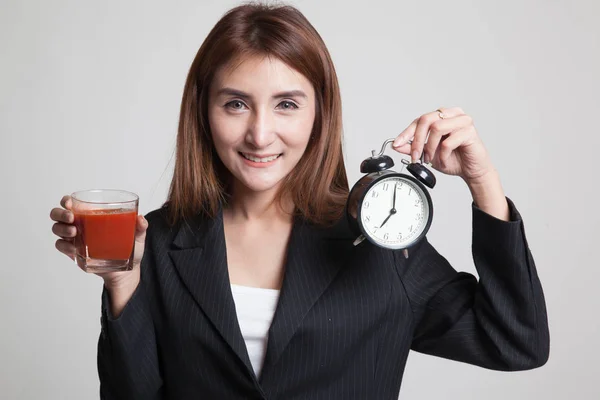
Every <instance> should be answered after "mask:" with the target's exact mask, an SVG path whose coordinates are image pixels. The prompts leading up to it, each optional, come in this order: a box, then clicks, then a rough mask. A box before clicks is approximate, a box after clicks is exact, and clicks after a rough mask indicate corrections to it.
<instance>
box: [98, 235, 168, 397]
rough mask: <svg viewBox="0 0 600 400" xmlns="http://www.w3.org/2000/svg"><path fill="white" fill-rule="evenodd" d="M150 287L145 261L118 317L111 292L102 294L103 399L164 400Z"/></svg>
mask: <svg viewBox="0 0 600 400" xmlns="http://www.w3.org/2000/svg"><path fill="white" fill-rule="evenodd" d="M147 247H148V246H147ZM147 286H148V283H147V282H146V280H145V277H144V262H143V261H142V271H141V279H140V283H139V284H138V287H137V288H136V290H135V292H134V293H133V295H132V297H131V299H129V302H128V303H127V304H126V306H125V308H124V309H123V311H122V312H121V314H120V315H119V317H118V318H113V316H112V315H111V313H110V307H109V304H110V303H109V301H110V299H109V297H110V296H109V293H108V291H107V290H106V288H104V289H103V291H102V316H101V333H100V338H99V341H98V359H97V361H98V375H99V378H100V398H101V399H105V400H121V399H127V400H133V399H144V400H158V399H162V395H161V390H162V385H163V382H162V379H161V374H160V368H159V362H158V352H157V344H156V337H155V332H154V324H153V320H152V315H151V313H150V306H149V302H148V297H147V296H148V290H147Z"/></svg>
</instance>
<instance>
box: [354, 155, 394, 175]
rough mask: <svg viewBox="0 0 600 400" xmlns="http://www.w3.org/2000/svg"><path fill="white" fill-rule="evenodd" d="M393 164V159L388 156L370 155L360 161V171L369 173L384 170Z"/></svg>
mask: <svg viewBox="0 0 600 400" xmlns="http://www.w3.org/2000/svg"><path fill="white" fill-rule="evenodd" d="M393 166H394V160H392V158H391V157H390V156H386V155H380V156H377V157H370V158H367V159H366V160H364V161H363V162H362V163H360V172H362V173H363V174H370V173H372V172H379V171H384V170H386V169H390V168H392V167H393Z"/></svg>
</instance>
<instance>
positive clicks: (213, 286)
mask: <svg viewBox="0 0 600 400" xmlns="http://www.w3.org/2000/svg"><path fill="white" fill-rule="evenodd" d="M173 244H174V245H175V247H177V248H178V249H177V250H171V251H169V256H170V257H171V259H172V261H173V263H174V264H175V268H176V269H177V272H178V273H179V275H180V276H181V279H182V280H183V282H184V284H185V286H186V287H187V289H188V290H189V291H190V293H191V294H192V296H193V298H194V300H195V301H196V302H197V303H198V305H199V306H200V308H201V309H202V310H203V311H204V313H205V314H206V316H207V317H208V319H210V321H211V322H212V323H213V325H214V326H215V328H216V329H217V331H219V333H220V334H221V336H222V337H223V339H224V340H225V342H227V344H228V345H229V346H230V347H231V349H232V350H233V351H234V353H235V354H236V355H237V357H238V358H239V359H240V360H241V361H242V363H243V364H244V365H245V366H246V368H247V369H248V370H249V373H250V374H251V375H252V376H253V377H254V373H253V369H252V364H251V363H250V359H249V357H248V352H247V350H246V345H245V343H244V339H243V337H242V334H241V330H240V327H239V324H238V319H237V315H236V311H235V303H234V301H233V296H232V294H231V286H230V280H229V272H228V269H227V250H226V247H225V235H224V230H223V214H222V211H221V210H220V211H219V213H218V215H217V217H215V218H206V217H204V218H202V217H201V216H198V217H196V218H195V219H194V220H191V221H189V222H182V224H181V225H180V228H179V231H178V233H177V235H176V236H175V239H174V241H173ZM255 380H256V378H255Z"/></svg>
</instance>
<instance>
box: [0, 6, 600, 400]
mask: <svg viewBox="0 0 600 400" xmlns="http://www.w3.org/2000/svg"><path fill="white" fill-rule="evenodd" d="M237 4H239V3H238V2H237V1H199V0H196V1H178V2H169V3H167V2H151V1H147V0H146V1H102V2H98V1H93V2H92V1H75V0H54V1H43V0H25V1H23V0H9V1H6V0H2V2H1V7H0V45H1V48H0V50H1V52H0V57H1V62H0V134H1V142H0V155H1V159H0V160H1V161H0V163H1V164H0V165H1V168H0V174H1V179H2V185H3V194H2V199H1V200H0V201H1V205H2V207H1V210H2V213H3V216H2V218H3V221H4V223H3V226H4V228H3V229H2V231H1V233H0V235H1V237H0V239H1V240H0V245H1V250H2V263H1V264H0V268H1V270H0V272H1V273H0V393H2V394H1V395H0V397H2V398H3V399H11V400H12V399H46V400H54V399H56V400H66V399H77V400H81V399H94V398H98V376H97V370H96V344H97V340H98V335H99V332H100V292H101V287H102V281H101V279H100V278H99V277H97V276H94V275H91V274H86V273H83V272H82V271H81V270H79V269H78V268H77V266H76V265H75V264H74V263H73V262H71V261H70V260H69V259H68V258H67V257H66V256H64V255H62V254H60V253H59V252H58V251H57V250H55V248H54V242H55V240H56V237H55V236H54V235H53V234H52V233H51V230H50V229H51V226H52V222H51V220H50V218H49V212H50V209H51V208H52V207H55V206H58V204H59V200H60V199H61V197H62V196H63V195H64V194H69V193H72V192H73V191H75V190H80V189H87V188H120V189H126V190H130V191H133V192H136V193H138V194H139V196H140V213H144V214H145V213H147V212H149V211H151V210H153V209H155V208H158V207H159V206H160V205H161V204H162V202H163V201H164V200H165V198H166V195H167V189H168V185H169V182H170V179H171V174H172V169H173V163H174V159H173V158H172V157H173V151H174V148H175V137H176V131H177V121H178V112H179V104H180V100H181V95H182V90H183V84H184V81H185V78H186V74H187V72H188V69H189V67H190V64H191V61H192V59H193V57H194V56H195V54H196V51H197V50H198V48H199V46H200V44H201V43H202V41H203V40H204V38H205V37H206V35H207V34H208V32H209V30H210V29H211V28H212V27H213V25H214V24H215V23H216V22H217V20H218V19H219V18H220V17H221V16H222V15H223V13H224V12H225V11H227V10H228V9H229V8H231V7H233V6H235V5H237ZM291 4H294V5H296V6H298V7H299V8H300V10H301V11H302V12H303V13H304V14H305V15H306V17H307V18H308V19H309V20H310V21H311V23H312V24H313V25H314V26H315V27H316V29H317V30H318V31H319V32H320V34H321V35H322V37H323V39H324V40H325V42H326V44H327V46H328V48H329V50H330V52H331V54H332V57H333V60H334V63H335V65H336V68H337V72H338V74H339V79H340V85H341V91H342V99H343V112H344V134H345V138H344V146H345V154H344V155H345V160H346V168H347V170H348V174H349V180H350V184H353V183H354V182H356V180H357V179H358V178H359V177H360V172H359V169H358V167H359V164H360V162H361V161H362V160H363V159H364V158H366V157H368V156H370V150H371V149H377V150H379V149H380V147H381V144H382V143H383V141H384V140H385V139H387V138H390V137H394V136H396V135H397V134H399V133H400V132H401V131H402V130H403V129H404V128H405V127H406V126H407V125H408V124H409V123H410V122H411V121H412V120H413V119H414V118H416V117H417V116H419V115H421V114H424V113H426V112H429V111H432V110H435V109H436V108H438V107H449V106H460V107H462V108H463V109H464V110H465V111H466V112H467V113H468V114H470V115H471V116H472V117H473V118H474V121H475V126H476V127H477V129H478V131H479V134H480V136H481V137H482V139H483V141H484V143H485V145H486V147H487V148H488V150H489V152H490V153H491V156H492V159H493V161H494V163H495V165H496V167H497V169H498V170H499V172H500V176H501V178H502V182H503V185H504V188H505V191H506V193H507V195H508V196H509V197H510V198H512V199H513V200H514V201H515V203H516V205H517V207H518V208H519V210H520V211H521V213H522V215H523V218H524V221H525V229H526V234H527V238H528V240H529V244H530V247H531V249H532V251H533V254H534V257H535V260H536V263H537V267H538V269H539V275H540V278H541V280H542V283H543V285H544V289H545V294H546V299H547V306H548V311H549V319H550V328H551V353H550V360H549V361H548V363H547V364H546V365H545V366H544V367H542V368H540V369H537V370H532V371H526V372H518V373H506V372H496V371H489V370H485V369H482V368H478V367H474V366H470V365H466V364H462V363H458V362H452V361H447V360H443V359H440V358H436V357H431V356H425V355H421V354H418V353H415V352H412V353H411V355H410V357H409V359H408V365H407V369H406V373H405V377H404V382H403V386H402V389H401V392H400V397H401V398H404V399H461V400H467V399H478V400H479V399H490V400H491V399H567V398H571V399H598V398H600V387H599V385H598V376H599V375H600V363H599V362H598V359H599V358H600V336H599V334H600V329H599V322H598V321H599V319H600V318H599V313H600V312H599V311H598V310H599V306H600V300H599V296H598V289H597V286H598V283H599V281H600V268H599V267H600V261H598V256H597V250H598V247H597V246H598V241H599V239H600V234H599V233H598V228H599V226H600V214H599V212H598V209H597V207H598V203H599V201H600V198H599V197H600V196H599V190H598V183H599V182H600V179H599V178H598V172H600V171H599V170H598V168H597V163H596V162H594V161H596V159H597V158H598V156H597V152H598V150H599V149H600V139H599V137H598V136H599V133H600V130H599V129H598V126H599V124H600V122H599V116H600V101H599V99H598V96H599V93H600V84H599V78H598V71H600V58H599V55H600V52H599V50H600V49H599V40H600V25H598V23H597V19H598V16H599V15H600V6H599V4H598V2H597V1H595V0H588V1H567V0H539V1H533V0H528V1H514V0H513V1H502V2H497V1H494V2H492V1H483V2H482V1H475V0H472V1H465V0H457V1H440V0H434V1H427V2H417V1H410V2H409V1H404V2H401V1H382V0H370V1H356V2H350V1H347V0H345V1H308V0H306V1H295V2H292V3H291ZM388 154H392V152H391V151H389V148H388ZM393 157H394V159H395V160H396V163H397V165H400V160H401V159H402V157H403V156H401V155H399V154H398V153H393ZM436 175H437V178H438V186H437V187H436V188H435V189H433V190H432V191H431V194H432V197H433V200H434V206H435V218H434V221H433V226H432V228H431V231H430V234H429V237H430V240H431V242H432V243H433V244H434V246H435V247H436V248H437V249H438V250H439V251H440V252H441V253H442V254H443V255H444V256H446V258H448V259H449V261H450V262H451V263H452V264H453V266H454V267H455V268H456V269H458V270H463V271H468V272H471V273H475V272H476V271H475V269H474V266H473V262H472V258H471V253H470V246H471V208H470V207H471V200H470V195H469V192H468V189H467V187H466V185H465V184H464V183H463V182H462V180H460V178H456V177H450V176H443V175H442V174H441V173H437V174H436ZM374 400H376V399H374Z"/></svg>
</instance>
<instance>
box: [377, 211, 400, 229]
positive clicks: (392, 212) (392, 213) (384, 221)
mask: <svg viewBox="0 0 600 400" xmlns="http://www.w3.org/2000/svg"><path fill="white" fill-rule="evenodd" d="M394 214H396V209H395V208H392V209H391V210H390V215H388V216H387V218H386V219H384V220H383V223H382V224H381V226H380V228H383V226H384V225H385V223H386V222H388V220H389V219H390V218H391V216H392V215H394Z"/></svg>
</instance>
